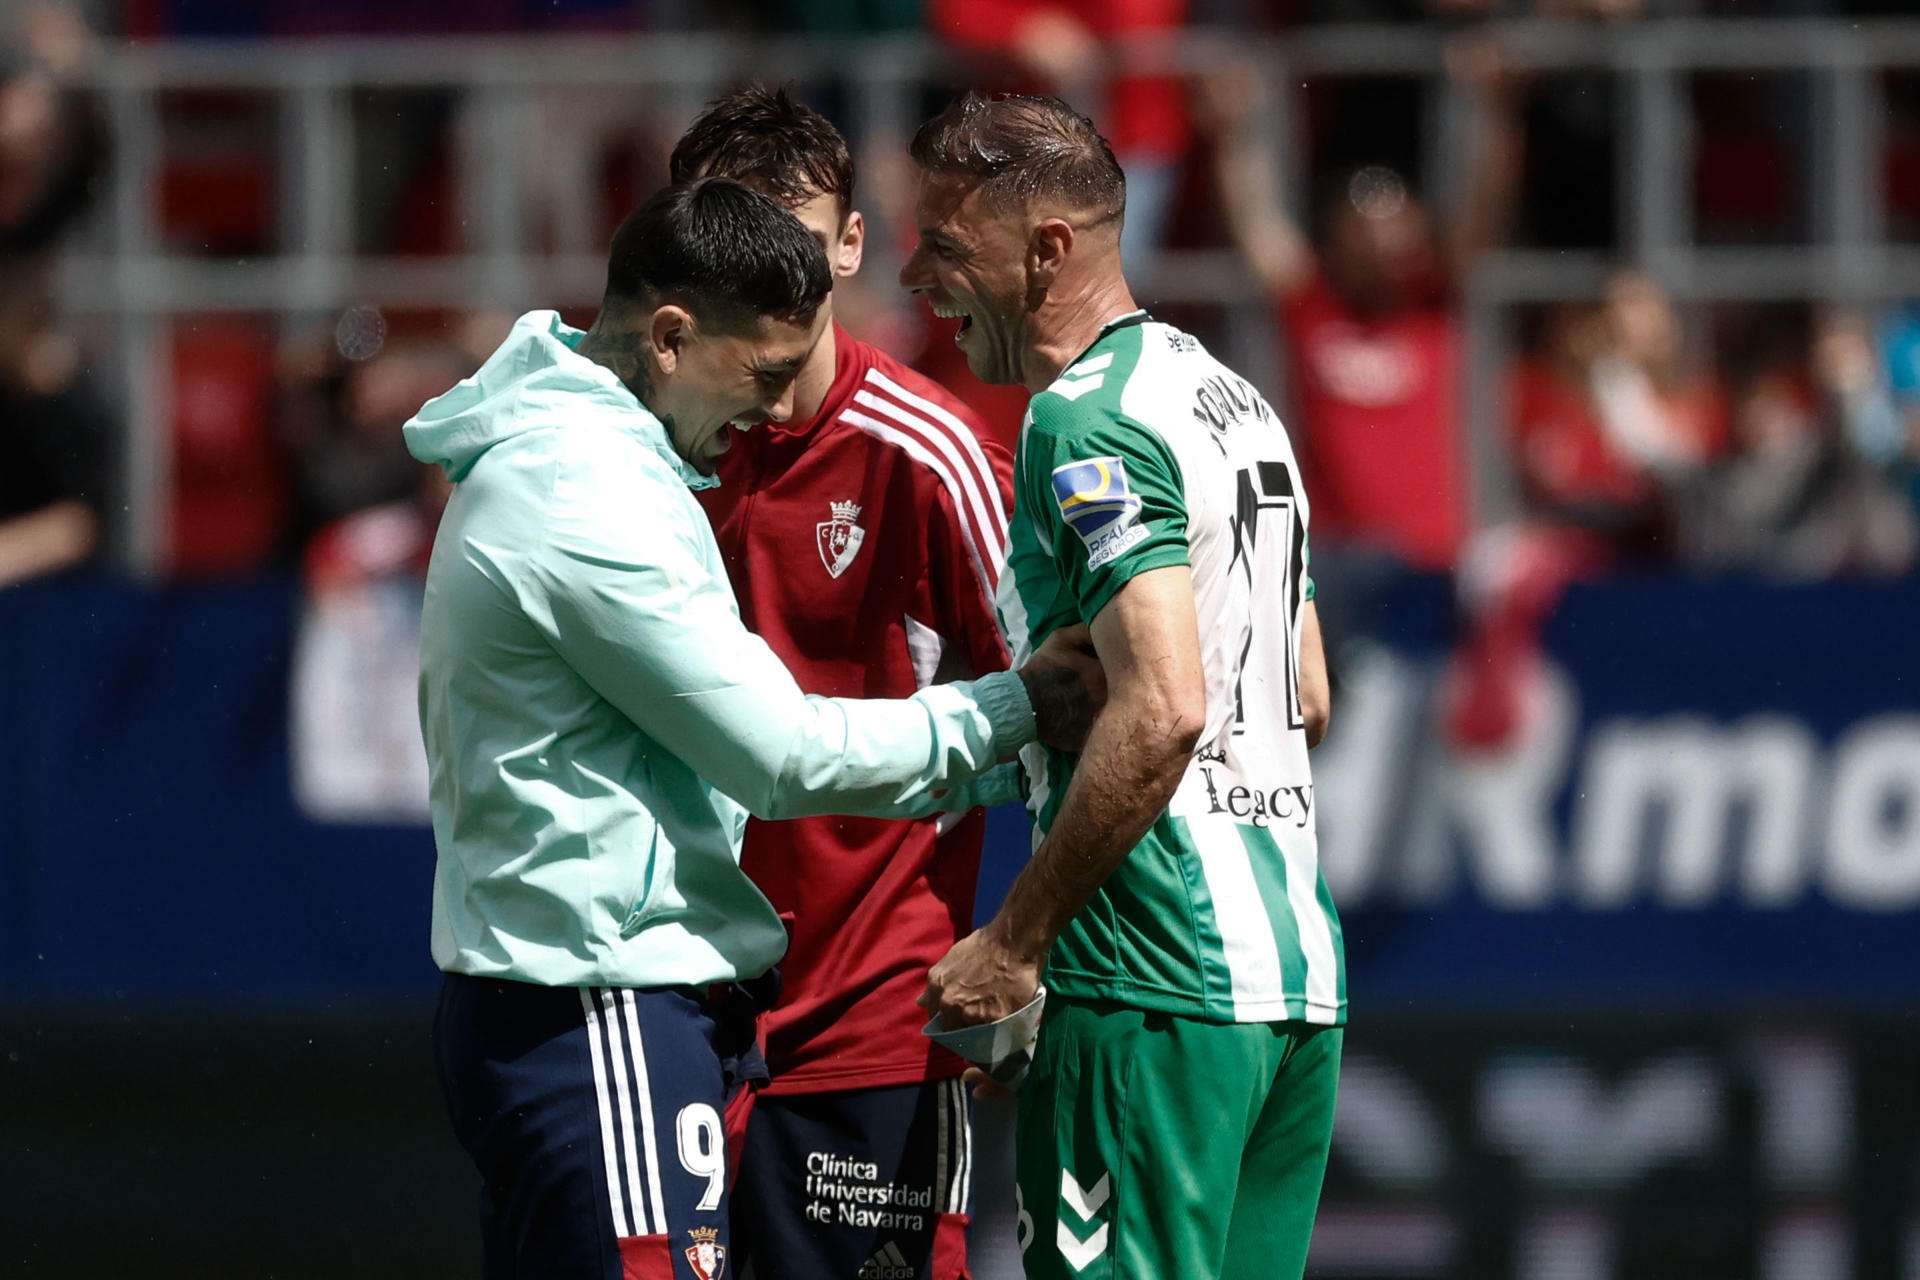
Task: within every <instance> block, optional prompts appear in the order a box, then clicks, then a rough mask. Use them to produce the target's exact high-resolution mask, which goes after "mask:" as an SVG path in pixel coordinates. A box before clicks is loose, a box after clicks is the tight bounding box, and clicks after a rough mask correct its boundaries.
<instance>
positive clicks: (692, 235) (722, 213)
mask: <svg viewBox="0 0 1920 1280" xmlns="http://www.w3.org/2000/svg"><path fill="white" fill-rule="evenodd" d="M832 289H833V275H832V273H831V272H830V271H829V270H828V268H827V255H826V254H825V253H824V252H822V250H821V248H820V242H819V241H817V240H815V239H814V238H813V236H812V234H811V233H810V232H808V230H807V229H806V228H805V227H803V226H801V225H800V220H799V219H798V218H796V217H794V216H793V215H792V214H791V213H789V212H788V211H787V210H785V209H783V208H781V207H780V206H779V205H778V204H777V203H775V202H774V201H773V200H771V199H769V198H768V197H766V196H763V195H761V194H760V193H759V192H758V191H754V190H752V189H751V188H748V187H745V186H742V185H741V184H740V183H738V182H734V181H732V180H730V179H727V178H700V179H697V180H695V181H693V182H681V183H675V184H674V185H672V186H669V187H663V188H661V189H660V190H659V191H657V192H655V193H654V194H653V195H652V196H651V197H650V198H649V199H648V200H647V202H646V203H645V204H643V205H641V206H640V207H639V208H638V209H635V210H634V211H633V212H632V213H630V214H628V215H627V219H626V221H625V222H622V223H621V224H620V229H619V230H618V231H616V232H614V235H613V248H612V250H611V251H610V252H609V253H608V255H607V298H606V300H607V303H608V304H609V305H612V304H616V303H638V304H642V305H649V306H658V305H660V304H662V303H667V302H672V303H677V304H679V305H680V306H683V307H686V308H687V309H688V310H689V311H691V312H693V314H694V315H695V316H696V317H697V318H698V319H700V320H701V321H703V322H705V323H708V324H712V325H715V326H717V327H719V328H722V329H727V330H739V329H744V328H747V327H749V326H750V325H751V324H752V323H753V321H754V320H755V319H756V318H758V317H761V316H770V317H772V318H774V319H778V320H790V321H796V322H799V323H803V324H804V323H810V322H811V321H812V319H813V317H814V313H815V312H817V311H819V310H820V304H821V303H823V302H825V301H826V299H827V294H828V293H829V292H831V290H832Z"/></svg>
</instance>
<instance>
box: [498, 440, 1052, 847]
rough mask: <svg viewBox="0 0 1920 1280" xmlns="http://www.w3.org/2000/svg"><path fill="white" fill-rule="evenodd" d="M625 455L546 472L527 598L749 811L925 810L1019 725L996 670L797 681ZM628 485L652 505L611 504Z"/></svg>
mask: <svg viewBox="0 0 1920 1280" xmlns="http://www.w3.org/2000/svg"><path fill="white" fill-rule="evenodd" d="M627 453H631V451H627ZM625 460H626V458H625V455H616V456H613V457H611V458H605V459H600V460H599V461H601V462H603V463H605V464H607V465H604V466H601V467H598V468H596V467H595V466H593V465H592V463H593V462H594V461H596V460H595V459H592V458H588V459H582V460H579V461H577V462H575V463H573V464H572V465H571V467H570V469H569V472H568V474H567V475H566V476H565V477H564V479H563V480H562V481H561V482H558V483H557V484H556V488H560V489H562V490H564V491H566V492H567V493H569V494H573V495H579V497H578V498H577V499H576V500H571V501H567V502H564V503H562V504H561V505H560V506H559V508H558V510H557V513H556V515H555V516H554V518H553V521H552V525H551V527H550V528H549V529H548V530H547V532H546V537H545V538H544V540H543V541H542V543H541V544H540V546H539V547H538V548H537V549H536V551H535V553H534V555H533V558H532V560H531V561H530V566H529V567H530V573H529V574H528V582H527V583H526V587H527V593H526V595H527V598H528V600H529V602H530V603H532V604H534V605H535V607H534V608H532V609H530V610H529V612H530V614H531V615H532V616H533V617H534V618H535V622H536V625H537V626H539V627H540V629H541V630H542V631H543V633H544V634H545V637H546V639H547V641H548V642H549V643H550V644H551V645H552V646H553V648H554V650H555V651H556V652H557V653H558V654H559V655H560V656H561V657H562V658H563V659H564V660H565V661H566V662H567V664H568V665H569V666H570V667H572V669H573V670H574V671H575V672H576V673H577V674H578V675H579V676H580V677H581V678H582V679H583V680H584V681H585V682H586V683H587V684H588V685H589V686H591V687H592V688H593V689H594V691H595V692H596V693H598V694H599V695H600V696H601V697H602V698H604V699H606V700H607V701H608V702H609V703H611V704H612V705H614V706H615V707H617V708H618V709H619V710H620V711H621V713H622V714H624V715H625V716H626V717H627V718H628V719H629V720H631V721H632V722H633V723H634V724H635V725H636V726H638V727H639V728H640V729H641V730H642V731H644V732H645V733H646V734H648V735H649V736H650V737H651V738H653V739H654V741H656V742H658V743H660V744H661V745H662V746H664V747H665V748H666V749H667V750H669V751H671V752H672V753H673V754H674V755H675V756H677V757H678V758H679V759H681V760H682V761H684V762H685V763H686V764H687V765H688V766H689V767H690V768H691V769H692V770H693V771H694V772H695V773H696V774H698V775H699V776H700V777H702V778H704V779H706V780H707V781H708V782H709V783H710V784H712V785H713V786H715V787H717V788H718V789H719V790H721V791H723V792H725V793H726V794H727V795H729V796H732V797H733V798H734V799H735V800H737V801H739V802H740V803H741V804H742V805H744V806H745V807H746V808H747V809H748V810H749V811H750V812H752V813H753V814H754V815H755V816H757V817H761V818H791V817H799V816H803V815H809V814H818V813H849V814H870V815H874V816H881V817H893V816H905V815H906V814H909V813H914V814H917V813H923V812H928V811H931V810H933V809H937V807H938V805H937V803H936V802H937V799H938V797H939V796H940V795H941V794H942V793H945V792H948V791H951V790H952V789H954V788H955V787H960V786H964V785H965V784H966V783H968V782H970V781H971V780H972V779H973V778H975V777H976V776H978V775H979V774H981V773H984V772H986V771H987V770H988V769H990V768H992V767H993V765H994V764H995V763H997V762H998V761H1000V760H1002V759H1005V758H1007V757H1008V756H1011V755H1012V754H1013V751H1014V750H1015V749H1016V748H1018V747H1019V746H1021V745H1022V744H1023V743H1025V742H1028V741H1031V740H1032V738H1033V715H1032V710H1031V707H1030V706H1029V704H1028V702H1027V698H1026V692H1025V689H1024V687H1023V686H1022V685H1021V684H1020V679H1019V677H1018V676H1017V675H1014V674H1012V673H1010V672H1008V673H998V674H994V675H988V676H984V677H982V678H981V679H979V680H976V681H973V682H971V683H966V684H949V685H937V686H934V687H932V688H928V689H923V690H921V691H920V692H918V693H916V694H914V695H913V696H912V697H910V698H907V699H905V700H901V701H861V700H856V699H845V698H822V697H810V696H807V695H805V694H803V693H802V692H801V691H800V689H799V687H798V686H797V685H796V684H795V683H794V681H793V677H792V675H790V674H789V673H788V671H787V669H786V667H785V666H784V665H782V664H781V662H780V660H779V658H778V657H776V656H775V654H774V652H773V651H772V650H771V649H769V648H768V647H767V645H766V643H765V642H764V641H763V640H761V639H760V637H758V636H756V635H754V634H753V633H752V632H750V631H748V630H747V629H746V627H745V626H743V625H742V624H741V622H740V618H739V615H738V614H737V613H736V612H735V610H734V605H733V596H732V593H731V591H730V589H729V588H728V586H727V584H726V582H725V580H724V579H723V578H720V577H718V576H716V575H715V574H713V573H712V572H710V571H709V569H708V563H707V557H706V555H705V554H703V552H704V548H703V546H702V545H701V544H702V540H703V539H710V538H711V536H712V535H711V534H710V533H707V532H706V531H705V528H704V524H705V521H704V518H703V517H701V516H700V515H699V512H698V508H697V507H695V505H694V503H693V501H692V499H691V497H690V496H689V495H686V494H685V493H684V491H682V492H681V493H680V494H678V495H675V494H674V493H673V492H672V484H673V483H675V482H673V481H671V480H668V479H663V478H661V477H659V476H656V475H653V474H651V473H650V469H649V468H646V467H638V468H635V467H628V468H626V469H625V470H624V471H623V470H622V469H620V465H619V464H620V463H622V462H624V461H625ZM636 494H639V495H641V496H643V497H647V498H651V499H652V501H648V502H643V503H641V504H639V508H638V509H642V510H648V511H651V512H654V513H657V518H655V519H652V520H649V521H644V522H642V521H635V520H633V519H631V518H625V517H627V516H629V515H630V512H631V511H632V510H634V509H635V504H634V495H636ZM683 510H684V514H682V515H679V517H678V518H676V513H679V512H682V511H683ZM696 520H698V521H699V526H696V525H695V523H694V522H695V521H696Z"/></svg>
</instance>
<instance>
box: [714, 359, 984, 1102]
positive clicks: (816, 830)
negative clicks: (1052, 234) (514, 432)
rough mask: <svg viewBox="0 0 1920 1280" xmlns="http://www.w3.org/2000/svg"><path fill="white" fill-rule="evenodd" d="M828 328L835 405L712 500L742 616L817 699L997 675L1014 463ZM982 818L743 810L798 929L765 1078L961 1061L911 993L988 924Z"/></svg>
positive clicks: (743, 458)
mask: <svg viewBox="0 0 1920 1280" xmlns="http://www.w3.org/2000/svg"><path fill="white" fill-rule="evenodd" d="M834 337H835V341H836V344H837V353H836V362H835V371H834V380H833V386H832V388H831V389H830V390H829V391H828V392H827V398H826V401H825V403H824V404H823V405H822V406H821V408H820V412H819V413H818V414H817V415H816V416H815V417H814V418H813V419H812V420H811V421H808V422H788V423H783V424H773V425H769V426H766V427H756V428H755V429H753V430H752V431H748V432H745V433H742V434H740V435H737V436H736V437H735V439H734V444H733V447H732V448H731V449H729V450H728V451H727V452H726V453H725V454H723V455H721V458H720V462H719V466H718V473H719V477H720V487H719V488H717V489H708V490H703V491H701V493H700V495H699V496H700V501H701V504H702V505H703V506H704V507H705V508H706V510H707V515H708V517H709V518H710V519H711V520H712V521H713V529H714V535H715V537H716V538H717V539H718V540H719V543H720V550H721V553H722V555H723V556H724V557H725V559H726V565H727V573H728V576H729V577H730V578H731V579H732V581H733V587H734V592H735V594H736V595H737V596H738V597H739V601H740V613H741V616H742V617H743V619H744V620H745V621H746V624H747V626H748V627H750V628H751V629H753V630H754V631H756V632H758V633H759V634H760V635H761V636H763V637H764V638H765V639H766V641H767V643H768V644H769V645H771V646H772V647H773V650H774V652H775V653H777V654H779V655H780V657H781V659H782V660H783V661H784V662H785V663H786V664H787V667H788V669H789V670H791V671H792V672H793V675H794V678H795V679H796V680H797V681H798V682H799V684H800V687H801V688H802V689H804V690H805V691H807V692H808V693H813V694H822V695H828V696H836V697H849V698H900V697H905V696H907V695H909V694H911V693H913V692H914V691H915V690H917V689H920V688H922V687H923V686H925V685H927V684H929V683H934V682H936V680H948V679H956V678H962V677H964V676H968V675H982V674H985V673H987V672H989V671H999V670H1004V669H1005V668H1006V666H1007V664H1008V654H1007V649H1006V644H1005V642H1004V641H1003V640H1002V638H1001V635H1000V630H999V624H998V620H997V619H996V617H995V614H994V610H993V595H994V590H995V588H996V586H997V584H998V582H999V576H1000V573H1001V571H1002V569H1003V567H1004V565H1005V556H1006V541H1007V513H1008V511H1009V510H1010V509H1011V507H1012V498H1011V494H1012V484H1013V460H1012V458H1011V457H1010V456H1009V455H1008V453H1007V451H1006V449H1005V448H1003V447H1002V446H1001V445H999V444H998V443H997V442H995V441H994V440H993V439H992V438H991V436H990V435H988V434H987V433H986V431H985V430H984V428H983V427H982V426H981V424H980V422H979V420H978V419H977V418H975V417H974V415H973V414H972V413H971V412H970V411H969V410H968V409H967V408H966V407H965V406H964V405H963V404H962V403H961V402H960V401H959V400H957V399H955V398H954V397H953V396H951V395H949V394H947V393H946V392H945V391H943V390H942V389H941V388H940V387H938V386H936V385H935V384H934V383H932V382H930V381H929V380H927V379H926V378H925V377H923V376H921V375H920V374H917V373H915V372H913V371H912V370H910V369H908V368H906V367H905V366H903V365H901V364H900V363H899V362H897V361H895V360H893V359H891V358H889V357H888V356H886V355H884V354H883V353H881V352H880V351H878V350H876V349H875V348H873V347H870V346H868V345H867V344H865V343H863V342H860V341H858V340H856V339H855V338H854V337H853V336H852V335H851V334H849V333H848V332H847V331H846V330H845V329H842V328H840V327H839V326H838V325H836V326H835V327H834ZM984 831H985V816H984V815H983V814H981V813H980V812H978V811H975V812H974V813H971V814H967V815H965V816H964V817H958V818H954V817H946V818H940V819H926V820H924V821H918V822H902V821H886V820H880V819H872V818H848V817H821V818H803V819H799V820H796V821H789V822H760V821H758V820H757V819H756V820H753V821H751V822H749V823H748V825H747V834H746V842H745V846H744V849H743V852H742V856H741V867H742V868H743V869H744V870H745V871H746V873H747V874H748V875H749V876H751V877H752V879H753V881H754V883H755V884H757V885H758V886H759V887H760V889H761V891H762V892H764V893H765V894H766V895H767V897H768V899H770V900H771V901H772V903H773V905H774V907H775V909H777V910H778V911H779V912H780V913H781V915H782V916H783V917H785V918H786V920H787V921H788V928H789V931H790V933H791V936H792V942H791V945H790V947H789V948H788V951H787V956H786V959H784V960H783V961H782V962H781V965H780V970H781V979H782V987H781V993H780V1000H779V1003H778V1005H776V1007H775V1008H774V1009H773V1011H772V1012H771V1013H770V1014H768V1015H767V1016H766V1017H765V1018H764V1019H763V1021H762V1024H761V1029H762V1032H763V1034H764V1036H765V1041H766V1054H767V1062H768V1065H769V1067H770V1068H771V1069H772V1072H773V1083H772V1085H771V1086H770V1090H771V1091H772V1092H775V1093H781V1092H786V1093H815V1092H822V1091H826V1090H839V1089H855V1088H872V1087H878V1086H883V1085H896V1084H909V1083H913V1082H916V1081H921V1080H930V1079H944V1078H949V1077H952V1076H956V1075H958V1074H960V1071H961V1069H962V1067H963V1065H964V1064H963V1063H962V1062H961V1061H960V1059H958V1058H956V1057H954V1056H952V1055H951V1054H948V1053H947V1052H945V1051H944V1050H939V1049H935V1048H934V1047H933V1045H932V1043H931V1042H930V1041H928V1040H927V1038H926V1037H925V1036H923V1035H921V1034H920V1028H921V1026H922V1025H923V1024H924V1023H925V1021H926V1014H925V1013H924V1012H923V1011H922V1010H921V1009H920V1008H919V1007H918V1006H917V1005H915V1004H914V999H915V998H916V997H917V996H919V995H920V993H921V992H922V991H923V990H924V989H925V986H926V977H927V970H928V969H929V968H930V967H931V966H932V965H934V964H935V963H936V962H938V961H939V960H940V958H941V957H942V956H944V955H945V954H946V953H947V950H948V948H950V947H951V946H952V945H953V944H954V943H955V942H956V941H957V940H959V939H960V938H962V937H964V936H966V934H968V933H969V932H971V930H972V928H973V898H974V888H975V883H976V881H977V878H978V875H979V867H980V845H981V839H982V836H983V833H984Z"/></svg>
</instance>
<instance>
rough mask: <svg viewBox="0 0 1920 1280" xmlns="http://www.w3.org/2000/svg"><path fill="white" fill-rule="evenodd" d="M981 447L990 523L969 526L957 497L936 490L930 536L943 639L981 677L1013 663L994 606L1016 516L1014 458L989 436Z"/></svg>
mask: <svg viewBox="0 0 1920 1280" xmlns="http://www.w3.org/2000/svg"><path fill="white" fill-rule="evenodd" d="M978 441H979V445H980V452H981V455H982V457H984V458H985V460H986V463H987V466H988V467H989V468H990V470H991V473H992V475H991V481H992V484H993V489H994V492H993V495H992V496H991V498H990V499H989V501H988V503H987V506H988V512H987V516H986V519H985V521H984V522H983V521H981V520H979V519H972V520H969V519H968V518H967V517H966V516H965V515H963V514H962V512H961V511H960V510H959V509H958V507H957V506H956V503H955V499H954V495H953V494H952V493H951V492H950V491H949V490H947V489H946V488H944V487H941V486H935V487H934V494H933V502H932V505H931V507H930V508H929V513H928V530H927V572H928V575H929V578H930V580H931V581H930V585H931V587H932V596H933V601H934V606H935V608H936V609H937V610H938V611H939V616H940V631H941V634H942V635H943V636H946V637H948V638H949V639H950V640H951V641H952V642H953V643H955V644H957V645H959V647H960V650H961V651H962V652H963V653H964V654H965V657H966V661H965V667H966V670H967V671H968V673H969V674H971V675H976V676H978V675H985V674H986V673H987V672H989V671H1004V670H1006V669H1007V665H1008V663H1009V661H1011V657H1010V655H1009V654H1008V652H1007V642H1006V637H1005V636H1003V635H1002V634H1001V632H1000V619H999V615H998V614H997V613H996V612H995V611H994V605H993V601H994V594H995V592H996V591H997V590H998V588H999V577H1000V575H1001V574H1004V573H1006V572H1007V567H1006V565H1007V519H1006V517H1007V513H1008V512H1009V511H1011V510H1013V459H1012V457H1011V456H1009V455H1008V453H1007V451H1006V448H1005V447H1004V446H1003V445H1001V444H1000V442H999V441H997V440H993V439H991V438H989V437H988V436H987V435H986V433H985V432H984V431H981V432H979V433H978Z"/></svg>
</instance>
